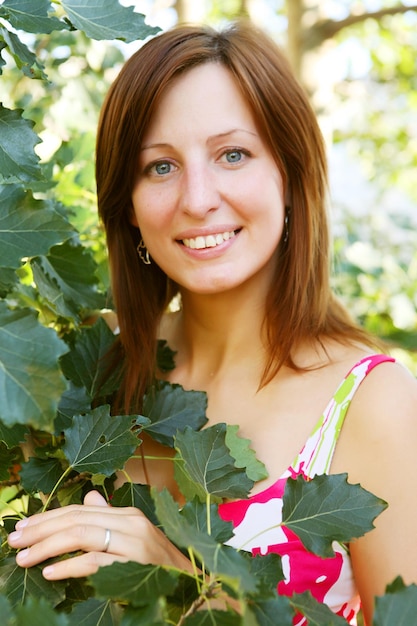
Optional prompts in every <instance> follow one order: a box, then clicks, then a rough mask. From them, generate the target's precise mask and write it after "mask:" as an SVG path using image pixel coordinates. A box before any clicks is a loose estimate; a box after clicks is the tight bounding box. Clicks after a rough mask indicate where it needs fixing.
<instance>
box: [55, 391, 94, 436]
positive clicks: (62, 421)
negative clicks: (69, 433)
mask: <svg viewBox="0 0 417 626" xmlns="http://www.w3.org/2000/svg"><path fill="white" fill-rule="evenodd" d="M90 409H91V398H90V396H89V395H88V393H87V390H86V389H85V388H84V387H76V386H75V385H74V384H73V383H72V382H71V381H69V385H68V389H67V390H66V391H64V393H63V394H62V396H61V399H60V401H59V405H58V414H57V416H56V418H55V422H54V426H55V433H56V434H59V433H61V432H62V431H63V430H65V429H66V428H69V427H70V426H71V424H72V418H73V417H74V415H78V414H80V413H87V412H88V411H89V410H90Z"/></svg>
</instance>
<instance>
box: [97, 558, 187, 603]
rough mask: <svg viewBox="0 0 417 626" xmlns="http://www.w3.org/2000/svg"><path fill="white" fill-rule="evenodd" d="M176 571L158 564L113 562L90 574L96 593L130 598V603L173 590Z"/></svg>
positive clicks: (152, 599)
mask: <svg viewBox="0 0 417 626" xmlns="http://www.w3.org/2000/svg"><path fill="white" fill-rule="evenodd" d="M178 576H179V572H171V571H170V572H168V571H167V570H166V569H164V568H163V567H160V566H159V565H141V564H140V563H135V562H133V561H129V562H128V563H113V564H112V565H109V566H108V567H101V568H100V569H99V570H98V572H97V573H96V574H93V575H92V576H90V577H89V581H90V582H91V583H92V585H93V587H94V589H95V590H96V592H97V595H98V597H101V598H112V599H117V600H122V601H124V602H130V603H131V604H132V606H136V607H139V606H146V605H148V604H152V603H153V602H155V601H157V599H158V598H159V597H160V596H166V595H170V594H172V593H173V592H174V589H175V587H176V584H177V578H178Z"/></svg>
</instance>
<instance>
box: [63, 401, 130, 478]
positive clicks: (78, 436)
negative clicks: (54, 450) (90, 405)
mask: <svg viewBox="0 0 417 626" xmlns="http://www.w3.org/2000/svg"><path fill="white" fill-rule="evenodd" d="M135 423H136V422H135V419H134V418H132V416H130V415H121V416H112V415H110V410H109V407H108V406H107V405H104V406H99V407H97V408H96V409H94V410H93V411H91V412H90V413H87V414H86V415H75V416H74V418H73V424H72V426H71V427H70V428H67V429H65V431H64V435H65V444H64V446H63V452H64V454H65V456H66V458H67V460H68V462H69V464H70V466H71V467H72V468H73V469H75V470H77V472H90V473H91V474H103V475H104V476H111V475H112V474H113V473H114V472H115V471H117V470H120V469H122V468H123V466H124V464H125V463H126V461H127V460H128V458H129V457H131V456H132V454H133V452H134V451H135V449H136V448H137V446H138V445H139V443H140V440H139V439H138V438H137V436H136V435H135V434H134V433H133V432H132V426H133V424H135Z"/></svg>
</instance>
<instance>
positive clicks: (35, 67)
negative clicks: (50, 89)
mask: <svg viewBox="0 0 417 626" xmlns="http://www.w3.org/2000/svg"><path fill="white" fill-rule="evenodd" d="M0 37H1V38H2V39H3V40H4V42H5V43H6V44H7V48H8V51H9V52H10V54H11V55H12V57H13V59H14V62H15V63H16V66H17V67H18V68H19V69H20V70H22V72H23V74H24V75H25V76H28V77H29V78H42V79H44V80H46V79H47V76H46V74H45V73H44V71H43V70H44V69H45V68H44V66H43V65H42V63H40V61H39V59H37V57H36V56H35V55H34V54H33V52H31V51H30V50H29V48H28V47H27V46H26V44H24V43H23V42H22V41H21V40H20V39H19V37H18V36H17V35H15V33H12V32H11V31H9V30H7V28H4V27H2V26H0Z"/></svg>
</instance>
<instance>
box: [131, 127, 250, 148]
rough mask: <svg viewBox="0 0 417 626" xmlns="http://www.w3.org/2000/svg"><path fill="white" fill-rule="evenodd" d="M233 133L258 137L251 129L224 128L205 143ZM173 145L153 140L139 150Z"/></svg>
mask: <svg viewBox="0 0 417 626" xmlns="http://www.w3.org/2000/svg"><path fill="white" fill-rule="evenodd" d="M234 133H246V134H248V135H252V136H253V137H258V133H255V132H252V131H251V130H246V129H245V128H232V129H231V130H226V131H225V132H223V133H216V134H215V135H212V136H211V137H209V138H208V140H207V143H213V142H214V141H216V140H217V139H223V138H224V137H228V136H229V135H233V134H234ZM172 147H173V146H172V145H171V144H170V143H166V142H155V143H145V144H144V145H142V146H141V148H140V151H141V152H143V151H144V150H151V149H152V148H172Z"/></svg>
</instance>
